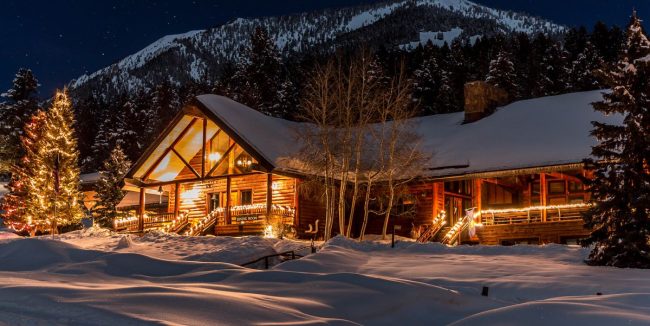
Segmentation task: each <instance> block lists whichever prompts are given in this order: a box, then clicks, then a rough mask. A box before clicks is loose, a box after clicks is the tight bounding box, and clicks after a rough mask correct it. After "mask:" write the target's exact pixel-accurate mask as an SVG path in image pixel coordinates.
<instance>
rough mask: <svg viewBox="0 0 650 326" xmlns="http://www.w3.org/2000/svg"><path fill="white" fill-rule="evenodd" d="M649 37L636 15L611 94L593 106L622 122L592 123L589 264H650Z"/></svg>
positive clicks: (611, 80) (611, 76)
mask: <svg viewBox="0 0 650 326" xmlns="http://www.w3.org/2000/svg"><path fill="white" fill-rule="evenodd" d="M649 55H650V41H649V40H648V38H647V37H646V35H645V34H644V32H643V28H642V26H641V21H640V20H639V18H638V17H637V16H636V12H635V13H633V15H632V19H631V22H630V24H629V27H628V29H627V39H626V43H625V47H624V50H623V52H622V55H621V59H620V60H619V62H618V64H617V65H616V66H615V67H614V68H613V69H612V71H610V72H609V73H608V74H607V75H606V81H607V86H609V87H610V88H611V93H606V94H604V95H603V96H604V100H603V101H600V102H596V103H594V104H593V106H594V109H596V110H597V111H599V112H602V113H603V114H606V115H611V114H620V115H622V116H623V124H622V125H611V124H606V123H599V122H594V123H593V124H594V129H593V131H592V135H593V136H595V137H596V138H597V139H598V140H599V144H598V145H596V146H594V147H593V149H592V155H593V156H594V157H595V158H596V159H595V160H594V159H591V160H587V161H586V164H587V166H588V167H589V168H591V169H593V171H594V175H595V178H594V179H593V180H591V181H588V182H587V184H588V186H589V187H590V189H591V192H592V200H593V202H594V206H593V207H592V208H590V209H589V211H588V212H587V213H586V214H585V216H584V219H585V226H586V227H587V228H590V229H592V230H593V231H592V233H591V236H590V237H589V238H588V239H586V240H585V241H584V243H583V244H585V245H590V244H593V245H594V248H593V250H592V252H591V254H590V255H589V263H590V264H593V265H610V266H616V267H637V268H650V237H649V236H650V170H649V169H648V168H649V167H650V110H649V108H650V98H648V94H650V63H649V60H650V57H649Z"/></svg>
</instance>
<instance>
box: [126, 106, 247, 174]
mask: <svg viewBox="0 0 650 326" xmlns="http://www.w3.org/2000/svg"><path fill="white" fill-rule="evenodd" d="M204 137H205V138H204ZM203 139H205V140H206V141H205V146H204V144H203ZM204 148H205V159H203V158H204V157H203V155H202V154H203V150H204ZM255 166H257V161H256V160H255V159H253V158H252V156H251V155H249V154H248V153H246V152H245V151H244V150H243V149H242V148H241V146H239V145H238V144H236V143H235V142H234V141H233V139H232V138H231V137H230V136H229V135H228V134H227V133H226V132H225V131H224V130H222V129H220V128H219V127H218V126H217V125H216V124H215V123H214V122H212V121H211V120H209V119H204V118H200V117H193V116H189V115H186V116H184V117H183V118H182V119H180V120H179V122H178V123H177V124H176V126H174V128H173V129H172V130H171V131H170V132H169V133H168V134H167V136H166V137H165V138H164V139H163V140H162V141H161V142H160V144H159V145H158V146H157V147H156V148H155V149H154V150H153V151H152V152H151V154H150V155H149V156H148V157H147V159H146V160H145V161H144V163H143V165H142V166H140V167H139V168H138V170H137V171H136V172H135V174H134V176H135V177H136V178H139V179H141V180H144V181H154V182H155V181H161V182H165V181H174V180H188V179H200V178H202V177H215V176H219V175H226V174H239V173H245V172H250V171H251V170H252V169H253V168H254V167H255Z"/></svg>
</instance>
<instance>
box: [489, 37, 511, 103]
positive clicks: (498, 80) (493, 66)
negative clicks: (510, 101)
mask: <svg viewBox="0 0 650 326" xmlns="http://www.w3.org/2000/svg"><path fill="white" fill-rule="evenodd" d="M516 79H517V75H516V74H515V65H514V63H513V62H512V55H511V54H510V52H508V51H507V50H506V49H501V50H500V51H499V53H498V54H497V57H496V59H494V60H492V61H490V71H489V72H488V75H487V77H486V78H485V81H486V82H488V83H490V84H492V85H494V86H496V87H499V88H501V89H503V90H505V91H506V92H508V94H509V95H510V98H514V97H516V93H517V89H518V87H517V84H516Z"/></svg>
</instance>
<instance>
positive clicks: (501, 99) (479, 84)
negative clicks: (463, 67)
mask: <svg viewBox="0 0 650 326" xmlns="http://www.w3.org/2000/svg"><path fill="white" fill-rule="evenodd" d="M508 102H509V96H508V92H506V91H505V90H503V89H501V88H498V87H496V86H493V85H490V84H488V83H486V82H484V81H473V82H469V83H466V84H465V123H470V122H474V121H477V120H480V119H482V118H484V117H487V116H488V115H490V114H492V113H493V112H494V109H496V108H497V107H498V106H502V105H506V104H508Z"/></svg>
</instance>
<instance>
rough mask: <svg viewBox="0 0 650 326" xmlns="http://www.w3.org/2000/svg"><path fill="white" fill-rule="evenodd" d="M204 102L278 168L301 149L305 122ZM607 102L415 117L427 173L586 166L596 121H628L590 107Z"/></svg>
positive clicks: (587, 97)
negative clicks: (469, 119)
mask: <svg viewBox="0 0 650 326" xmlns="http://www.w3.org/2000/svg"><path fill="white" fill-rule="evenodd" d="M197 99H198V100H199V101H200V102H201V103H202V104H203V105H204V106H205V107H206V108H207V109H209V110H210V111H211V112H212V113H214V114H215V115H216V116H217V117H218V118H219V119H220V120H222V123H224V124H226V125H227V126H228V127H229V128H230V129H231V130H232V131H233V132H235V133H237V134H238V136H239V137H240V138H241V139H242V140H244V141H245V142H247V143H248V144H249V145H250V146H251V147H252V148H253V149H255V150H256V151H257V152H258V153H259V154H260V155H262V156H263V157H264V158H265V159H266V160H267V161H268V162H270V163H271V164H273V165H274V167H275V168H276V169H279V170H282V169H287V168H289V167H288V166H286V165H285V164H286V163H285V162H287V160H286V158H288V157H291V156H292V154H295V153H296V152H297V151H298V150H299V149H300V143H299V141H297V138H296V136H295V135H296V130H298V128H299V126H300V125H304V124H302V123H297V122H291V121H287V120H283V119H278V118H272V117H269V116H266V115H264V114H262V113H260V112H258V111H255V110H253V109H251V108H249V107H247V106H245V105H243V104H240V103H237V102H235V101H233V100H230V99H228V98H226V97H222V96H217V95H201V96H198V97H197ZM600 99H602V91H590V92H580V93H571V94H564V95H558V96H549V97H542V98H537V99H531V100H523V101H518V102H514V103H511V104H509V105H506V106H503V107H500V108H498V109H497V110H496V112H495V113H494V114H492V115H490V116H488V117H485V118H483V119H481V120H478V121H476V122H473V123H468V124H463V123H462V122H463V119H464V113H463V112H457V113H450V114H439V115H432V116H426V117H419V118H415V119H413V123H414V128H416V130H417V131H418V133H419V134H420V135H421V136H422V144H421V150H422V151H423V152H425V153H426V154H427V155H430V156H431V158H430V161H429V163H428V167H427V168H428V169H427V171H425V172H423V176H427V177H443V176H455V175H463V174H467V173H476V172H492V171H502V170H510V169H521V168H534V167H545V166H552V165H562V164H570V163H580V162H581V161H582V160H583V159H585V158H588V157H589V156H590V153H591V146H593V145H595V143H596V140H595V139H594V138H593V137H591V136H590V131H591V129H592V128H593V126H592V124H591V122H592V121H601V122H608V123H620V122H621V121H622V118H621V117H620V116H603V115H602V114H601V113H599V112H596V111H594V109H593V108H592V106H591V103H592V102H595V101H598V100H600Z"/></svg>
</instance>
